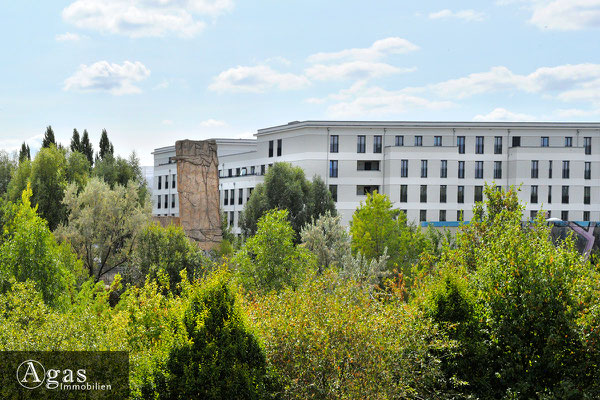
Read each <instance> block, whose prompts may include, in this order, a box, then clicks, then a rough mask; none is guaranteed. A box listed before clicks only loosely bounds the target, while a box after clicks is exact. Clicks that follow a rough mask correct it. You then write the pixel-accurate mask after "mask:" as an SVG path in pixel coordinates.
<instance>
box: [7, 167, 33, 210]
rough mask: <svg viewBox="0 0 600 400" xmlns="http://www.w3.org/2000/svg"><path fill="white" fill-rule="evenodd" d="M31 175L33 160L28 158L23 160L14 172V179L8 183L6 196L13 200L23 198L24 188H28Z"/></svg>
mask: <svg viewBox="0 0 600 400" xmlns="http://www.w3.org/2000/svg"><path fill="white" fill-rule="evenodd" d="M30 176H31V161H29V160H28V159H24V160H21V161H20V162H19V166H18V167H17V169H16V170H15V171H14V172H13V176H12V179H11V180H10V183H9V184H8V189H7V193H6V198H7V199H8V200H10V201H12V202H17V201H19V200H21V195H22V194H23V190H25V189H26V188H27V182H29V177H30Z"/></svg>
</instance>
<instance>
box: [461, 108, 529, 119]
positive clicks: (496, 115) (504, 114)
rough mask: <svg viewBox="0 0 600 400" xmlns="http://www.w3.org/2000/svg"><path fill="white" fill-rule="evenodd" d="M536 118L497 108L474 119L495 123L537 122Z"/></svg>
mask: <svg viewBox="0 0 600 400" xmlns="http://www.w3.org/2000/svg"><path fill="white" fill-rule="evenodd" d="M535 120H537V118H536V117H534V116H533V115H529V114H521V113H514V112H511V111H508V110H507V109H505V108H495V109H494V110H492V111H491V112H489V113H488V114H478V115H476V116H475V117H473V121H478V122H494V121H535Z"/></svg>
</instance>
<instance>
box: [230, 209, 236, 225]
mask: <svg viewBox="0 0 600 400" xmlns="http://www.w3.org/2000/svg"><path fill="white" fill-rule="evenodd" d="M234 218H235V213H234V212H233V211H230V212H229V226H233V222H234Z"/></svg>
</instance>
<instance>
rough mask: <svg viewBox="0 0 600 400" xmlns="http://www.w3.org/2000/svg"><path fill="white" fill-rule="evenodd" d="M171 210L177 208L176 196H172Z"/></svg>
mask: <svg viewBox="0 0 600 400" xmlns="http://www.w3.org/2000/svg"><path fill="white" fill-rule="evenodd" d="M171 208H175V195H174V194H172V195H171Z"/></svg>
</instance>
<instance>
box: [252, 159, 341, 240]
mask: <svg viewBox="0 0 600 400" xmlns="http://www.w3.org/2000/svg"><path fill="white" fill-rule="evenodd" d="M313 185H316V187H315V188H313ZM324 187H325V185H324V184H323V182H322V181H321V180H320V178H315V181H314V182H313V183H311V182H310V181H308V180H307V179H306V177H305V176H304V171H303V170H302V168H300V167H293V166H292V165H291V164H288V163H275V164H274V165H273V167H271V168H269V171H268V172H267V174H266V176H265V181H264V184H258V185H257V186H256V188H255V190H254V191H253V192H252V195H251V196H250V199H249V200H248V202H247V203H246V206H245V207H244V211H243V213H242V220H241V224H240V225H241V228H242V230H243V232H244V234H245V235H248V236H249V235H252V234H254V233H255V232H256V228H257V221H258V219H259V218H260V217H261V216H262V215H263V214H264V213H265V212H266V211H268V210H272V209H276V208H278V209H282V210H283V209H285V210H288V212H289V214H288V218H289V221H290V223H291V224H292V227H293V228H294V231H295V232H296V234H298V233H300V230H301V229H302V227H303V226H304V225H305V224H306V223H308V222H310V221H311V220H312V218H315V219H317V218H318V217H319V216H320V215H321V214H322V213H324V212H325V211H330V212H331V213H332V214H334V213H335V204H334V203H333V200H332V198H331V194H330V193H328V190H327V189H326V188H325V189H324V190H323V188H324ZM317 196H319V197H317Z"/></svg>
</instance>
